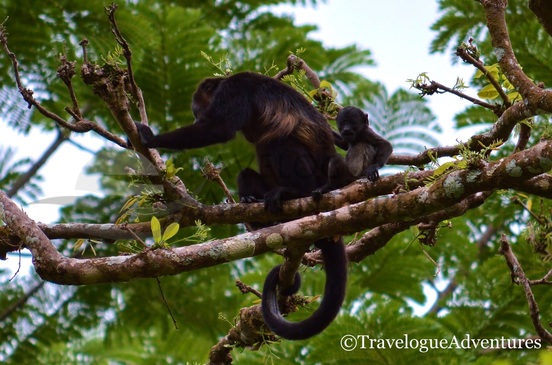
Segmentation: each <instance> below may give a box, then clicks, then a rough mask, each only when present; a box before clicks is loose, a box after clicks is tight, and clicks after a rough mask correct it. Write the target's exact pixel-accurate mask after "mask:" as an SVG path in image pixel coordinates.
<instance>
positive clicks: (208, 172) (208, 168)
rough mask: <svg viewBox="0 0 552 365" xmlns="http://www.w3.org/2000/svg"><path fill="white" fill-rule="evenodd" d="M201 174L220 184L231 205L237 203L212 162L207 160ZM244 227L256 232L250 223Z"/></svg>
mask: <svg viewBox="0 0 552 365" xmlns="http://www.w3.org/2000/svg"><path fill="white" fill-rule="evenodd" d="M201 172H202V173H203V176H205V178H207V179H208V180H211V181H214V182H216V183H217V184H219V186H220V187H221V189H222V191H224V195H226V198H227V199H228V202H229V203H231V204H235V203H236V201H235V200H234V197H233V196H232V193H230V190H229V189H228V186H226V183H225V182H224V180H223V179H222V177H221V176H220V169H217V168H216V167H215V165H213V163H211V161H209V160H208V159H205V167H203V168H202V169H201ZM244 226H245V229H246V230H247V231H248V232H252V231H254V230H255V229H253V227H252V226H251V225H250V224H249V223H244Z"/></svg>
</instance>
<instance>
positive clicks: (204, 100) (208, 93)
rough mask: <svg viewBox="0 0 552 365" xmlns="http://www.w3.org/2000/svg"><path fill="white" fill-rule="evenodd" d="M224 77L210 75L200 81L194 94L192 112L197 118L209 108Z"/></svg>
mask: <svg viewBox="0 0 552 365" xmlns="http://www.w3.org/2000/svg"><path fill="white" fill-rule="evenodd" d="M224 79H225V78H224V77H210V78H207V79H205V80H203V81H201V82H200V83H199V85H198V86H197V89H196V91H195V92H194V95H193V96H192V112H193V113H194V117H195V119H196V120H198V119H199V118H200V117H201V116H202V114H203V113H204V112H205V111H206V110H207V109H208V108H209V106H210V105H211V102H212V100H213V95H214V94H215V93H216V91H217V89H218V87H219V85H220V83H221V82H222V81H224Z"/></svg>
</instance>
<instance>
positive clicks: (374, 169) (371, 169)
mask: <svg viewBox="0 0 552 365" xmlns="http://www.w3.org/2000/svg"><path fill="white" fill-rule="evenodd" d="M378 168H379V166H378V165H376V164H372V165H369V166H368V167H367V168H366V173H365V175H366V177H367V178H368V180H370V181H371V182H374V181H376V180H377V179H379V172H378Z"/></svg>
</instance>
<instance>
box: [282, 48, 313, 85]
mask: <svg viewBox="0 0 552 365" xmlns="http://www.w3.org/2000/svg"><path fill="white" fill-rule="evenodd" d="M286 63H287V67H286V68H285V69H283V70H282V71H280V72H278V73H277V74H276V75H275V76H274V78H275V79H278V80H280V79H282V78H283V77H284V76H286V75H290V74H292V73H293V71H295V70H296V69H301V70H304V71H305V76H307V78H308V79H309V81H310V82H311V84H312V86H314V88H315V89H318V88H319V87H320V79H319V78H318V75H317V74H316V72H314V71H313V69H312V68H310V67H309V65H307V63H306V62H305V61H304V60H303V59H301V58H299V57H297V56H296V55H294V54H291V55H290V56H289V57H288V58H287V61H286Z"/></svg>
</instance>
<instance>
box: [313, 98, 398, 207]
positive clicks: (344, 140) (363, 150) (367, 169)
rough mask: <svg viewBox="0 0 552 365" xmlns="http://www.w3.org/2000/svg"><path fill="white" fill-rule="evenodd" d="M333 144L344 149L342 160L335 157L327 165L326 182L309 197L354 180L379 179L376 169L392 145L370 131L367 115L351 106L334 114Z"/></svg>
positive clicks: (391, 148)
mask: <svg viewBox="0 0 552 365" xmlns="http://www.w3.org/2000/svg"><path fill="white" fill-rule="evenodd" d="M337 128H338V129H339V134H337V133H335V132H334V141H335V144H336V145H337V146H339V147H341V148H344V149H346V150H347V155H346V157H345V159H343V157H341V156H339V155H336V156H334V157H332V158H331V159H330V162H329V165H328V180H327V183H326V184H325V185H324V186H322V187H320V188H318V189H316V190H314V191H313V192H312V197H313V199H315V200H319V199H320V198H321V197H322V194H324V193H327V192H328V191H331V190H334V189H338V188H341V187H343V186H345V185H348V184H350V183H352V182H353V181H355V180H356V179H358V178H361V177H366V178H368V180H370V181H376V180H377V179H379V171H378V170H379V169H380V168H382V167H383V165H385V164H386V163H387V160H389V156H391V154H392V153H393V146H392V145H391V143H390V142H389V141H388V140H386V139H385V138H383V137H381V136H380V135H378V134H377V133H376V132H374V131H373V130H372V128H370V122H369V120H368V114H366V113H364V112H363V111H362V110H361V109H359V108H357V107H354V106H347V107H345V108H343V109H341V110H340V111H339V113H338V114H337Z"/></svg>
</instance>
